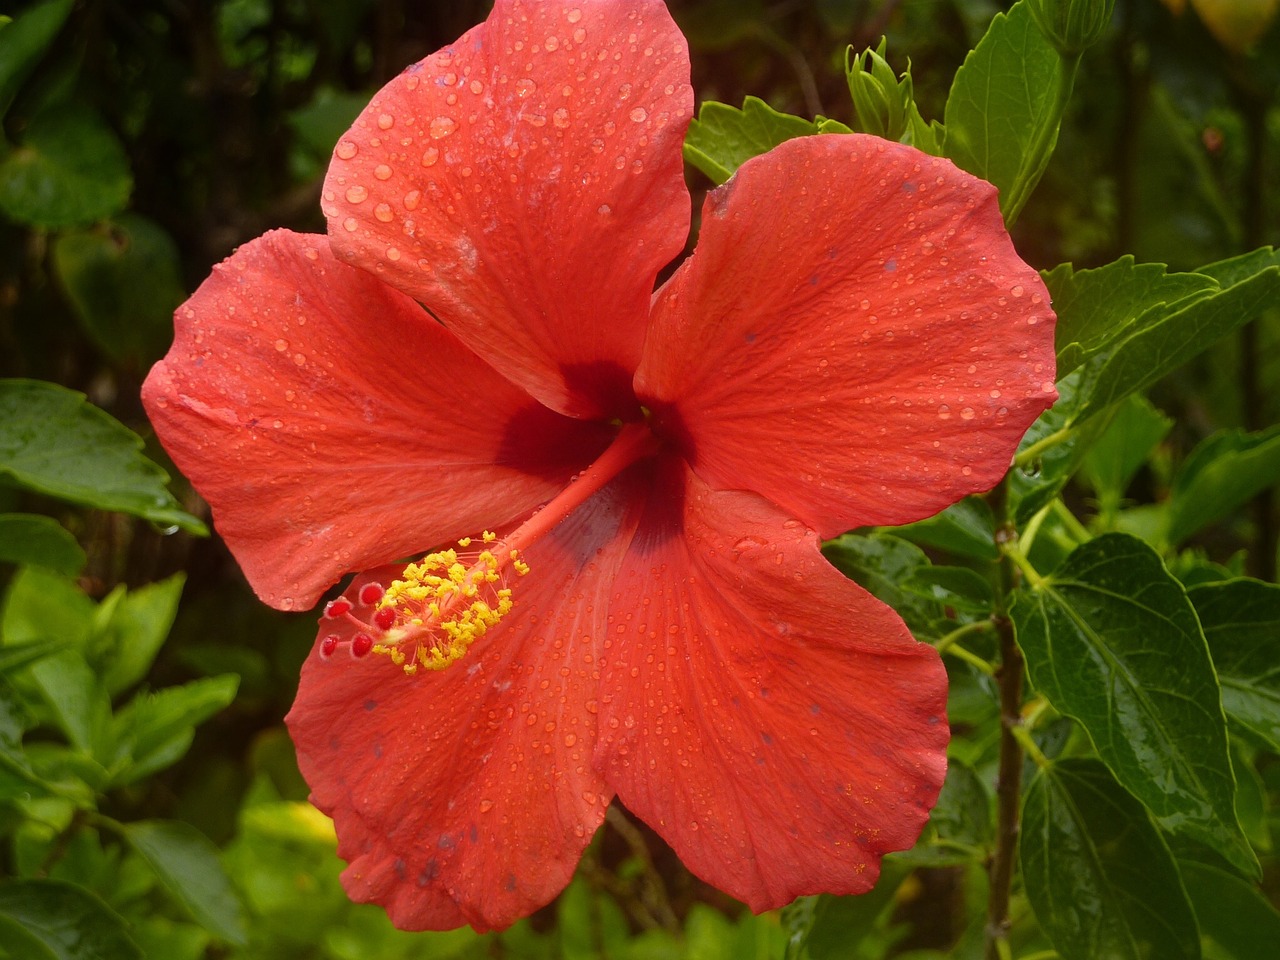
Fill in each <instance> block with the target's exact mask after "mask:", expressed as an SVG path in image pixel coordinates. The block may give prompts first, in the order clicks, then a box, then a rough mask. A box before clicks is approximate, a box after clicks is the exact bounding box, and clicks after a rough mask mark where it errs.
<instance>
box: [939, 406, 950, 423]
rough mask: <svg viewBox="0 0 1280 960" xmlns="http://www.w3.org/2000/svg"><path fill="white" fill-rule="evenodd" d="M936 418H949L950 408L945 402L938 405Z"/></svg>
mask: <svg viewBox="0 0 1280 960" xmlns="http://www.w3.org/2000/svg"><path fill="white" fill-rule="evenodd" d="M938 419H939V420H949V419H951V408H950V407H949V406H947V405H946V404H945V403H944V404H942V405H941V406H940V407H938Z"/></svg>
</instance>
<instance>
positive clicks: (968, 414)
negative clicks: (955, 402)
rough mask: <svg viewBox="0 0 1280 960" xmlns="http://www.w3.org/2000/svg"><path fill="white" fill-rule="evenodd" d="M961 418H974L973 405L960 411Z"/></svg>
mask: <svg viewBox="0 0 1280 960" xmlns="http://www.w3.org/2000/svg"><path fill="white" fill-rule="evenodd" d="M960 419H961V420H972V419H973V407H965V408H964V409H963V410H961V411H960Z"/></svg>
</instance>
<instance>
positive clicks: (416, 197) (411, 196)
mask: <svg viewBox="0 0 1280 960" xmlns="http://www.w3.org/2000/svg"><path fill="white" fill-rule="evenodd" d="M421 199H422V194H421V193H420V192H419V191H417V190H410V191H409V192H408V193H406V194H405V195H404V208H405V209H406V210H416V209H418V202H419V201H420V200H421Z"/></svg>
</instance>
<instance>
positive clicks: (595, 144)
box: [591, 137, 604, 153]
mask: <svg viewBox="0 0 1280 960" xmlns="http://www.w3.org/2000/svg"><path fill="white" fill-rule="evenodd" d="M602 150H604V141H603V140H601V139H600V138H599V137H596V138H595V139H594V140H592V141H591V152H592V153H600V152H601V151H602Z"/></svg>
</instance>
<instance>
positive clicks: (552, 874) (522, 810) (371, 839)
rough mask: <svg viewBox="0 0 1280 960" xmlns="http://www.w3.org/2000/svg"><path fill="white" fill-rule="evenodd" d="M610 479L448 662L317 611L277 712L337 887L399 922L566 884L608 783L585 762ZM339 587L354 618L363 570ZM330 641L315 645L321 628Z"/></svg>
mask: <svg viewBox="0 0 1280 960" xmlns="http://www.w3.org/2000/svg"><path fill="white" fill-rule="evenodd" d="M626 487H627V482H626V481H625V479H623V480H620V481H617V482H615V484H614V485H613V486H612V487H610V488H606V489H605V490H604V491H602V492H601V493H599V494H597V495H596V496H595V497H593V498H592V499H591V500H590V501H588V503H587V504H585V505H584V506H583V507H581V508H579V510H577V511H576V512H575V513H574V514H573V515H572V516H571V517H570V518H569V519H568V520H567V521H565V522H564V523H563V524H562V525H561V526H560V527H558V528H557V529H556V530H555V531H554V532H553V533H552V534H550V535H549V536H548V537H547V538H545V539H543V540H541V541H539V542H538V543H537V544H535V545H533V546H531V547H530V548H529V549H528V550H527V551H526V552H525V558H526V560H527V562H528V565H529V568H530V572H529V574H528V575H527V576H524V577H519V578H518V579H516V581H515V582H514V583H513V584H512V588H513V600H514V602H515V607H514V609H513V610H512V611H511V612H510V613H509V614H508V615H507V617H506V619H504V620H502V621H501V622H500V623H498V624H497V625H496V626H494V627H492V628H490V630H489V632H488V633H487V634H485V636H484V637H483V638H481V639H480V640H478V641H476V643H475V645H474V646H473V647H472V648H471V650H470V652H469V653H468V654H467V655H466V657H464V658H463V659H462V660H460V661H458V662H457V663H455V664H454V665H453V666H451V667H449V668H447V669H445V670H443V671H441V672H439V673H428V672H426V671H420V672H419V673H418V674H417V675H416V676H412V677H410V676H406V675H405V674H404V672H403V670H402V669H401V668H400V667H397V666H395V665H394V664H392V663H391V662H390V660H388V659H387V658H386V657H383V656H380V655H378V654H377V653H371V654H368V655H366V656H364V657H356V656H353V654H352V652H351V641H352V638H353V636H354V635H355V634H356V633H358V632H360V628H357V627H355V626H353V625H352V624H350V623H344V622H343V621H342V620H341V619H338V620H322V621H321V629H320V635H319V637H318V639H317V645H316V649H315V651H313V653H312V654H311V656H310V658H309V659H308V660H307V661H306V663H305V664H304V665H303V668H302V680H301V685H300V686H299V689H298V698H297V700H296V702H295V703H294V706H293V710H292V711H291V712H290V714H289V716H288V717H287V718H286V719H287V722H288V724H289V732H290V734H291V735H292V737H293V741H294V743H295V745H296V746H297V750H298V762H299V766H300V767H301V770H302V773H303V776H304V777H306V779H307V782H308V783H309V784H310V785H311V790H312V802H314V803H315V805H316V806H317V807H319V808H320V809H321V810H323V811H324V812H325V813H328V814H329V815H330V816H332V817H333V819H334V824H335V826H336V828H337V832H338V853H339V855H340V856H342V857H343V858H344V859H346V860H348V861H349V863H350V866H349V867H348V868H347V870H346V871H345V872H344V873H343V878H342V879H343V884H344V885H345V887H346V889H347V892H348V893H349V894H350V895H351V897H352V898H353V899H355V900H357V901H361V902H365V901H372V902H376V903H380V904H382V905H383V906H384V907H385V908H386V909H387V912H388V913H389V914H390V916H391V919H392V921H393V922H394V923H395V924H396V925H397V926H399V927H402V928H405V929H449V928H452V927H456V926H460V925H461V924H463V923H470V924H471V925H473V926H474V927H476V928H477V929H479V930H486V929H493V928H502V927H505V926H507V925H509V924H511V923H512V922H514V921H515V920H517V919H519V918H520V917H523V916H526V915H528V914H529V913H531V912H533V911H534V910H535V909H537V908H538V907H540V906H542V905H544V904H546V903H547V902H549V901H550V900H551V899H552V898H553V897H555V895H556V894H557V893H559V892H560V890H561V889H563V887H564V886H565V885H566V884H567V883H568V882H569V879H570V878H571V877H572V875H573V870H574V868H575V866H576V865H577V863H578V860H579V858H580V857H581V855H582V851H583V849H584V848H585V847H586V845H587V843H588V842H589V841H590V840H591V836H592V834H593V833H594V832H595V830H596V828H597V827H598V826H599V825H600V823H601V821H602V820H603V818H604V813H605V808H606V807H607V806H608V803H609V801H610V799H611V798H612V794H611V792H610V791H609V789H608V788H607V787H606V785H605V784H604V782H603V780H602V779H601V778H600V776H599V774H597V773H595V772H594V771H593V770H592V768H591V755H592V750H593V748H594V745H595V741H596V711H597V702H596V701H597V686H598V677H599V669H600V660H599V658H600V646H601V643H600V638H601V637H603V636H604V631H605V617H606V613H607V609H608V590H609V587H610V585H611V581H612V579H613V576H614V573H615V571H616V568H617V565H618V564H619V563H620V561H621V557H622V553H623V550H624V549H625V544H626V539H627V536H628V535H629V533H630V530H631V527H632V526H633V525H634V519H633V518H632V517H631V516H630V507H629V501H628V500H627V498H626V497H625V496H624V494H625V492H626ZM396 573H397V571H396V570H394V569H391V570H380V571H375V572H373V573H370V574H366V575H364V576H362V577H360V578H358V579H357V580H356V582H355V583H354V584H352V586H351V588H349V589H348V590H347V592H346V593H345V594H344V596H345V597H346V598H348V599H349V600H350V602H351V603H352V604H353V611H352V612H353V613H354V614H356V615H357V616H360V618H361V619H364V620H366V621H367V620H368V619H369V613H370V611H369V610H368V609H367V608H361V607H360V606H359V604H358V599H359V590H360V588H361V586H363V585H364V584H365V583H367V582H369V580H371V579H379V580H381V582H383V583H384V584H385V583H389V582H390V579H391V578H393V577H394V576H395V575H396ZM328 637H333V638H334V641H333V642H332V643H331V644H330V645H329V649H330V650H331V651H332V652H331V654H330V655H329V656H325V653H324V650H325V649H326V638H328Z"/></svg>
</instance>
